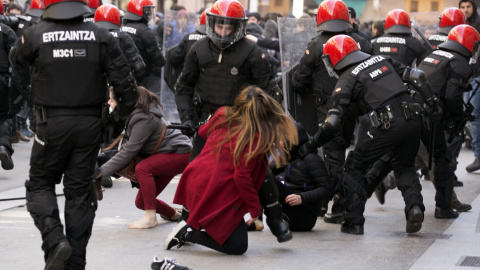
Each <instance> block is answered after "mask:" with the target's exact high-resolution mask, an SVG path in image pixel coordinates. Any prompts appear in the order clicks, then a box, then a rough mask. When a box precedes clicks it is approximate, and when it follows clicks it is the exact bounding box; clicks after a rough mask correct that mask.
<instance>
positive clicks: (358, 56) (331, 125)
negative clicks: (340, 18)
mask: <svg viewBox="0 0 480 270" xmlns="http://www.w3.org/2000/svg"><path fill="white" fill-rule="evenodd" d="M323 54H324V55H326V57H328V58H326V60H327V61H330V62H331V68H332V69H333V70H334V71H336V72H338V74H339V76H340V77H339V80H338V82H337V84H336V85H335V91H334V93H333V94H332V100H333V109H331V110H329V112H328V116H327V119H326V120H325V123H324V124H323V125H322V126H321V127H320V128H319V130H318V132H317V133H316V134H315V136H314V138H313V139H312V140H311V141H310V142H308V143H307V144H304V145H303V146H302V147H301V149H302V152H303V153H306V152H308V151H309V150H312V149H316V148H317V147H319V146H321V145H323V144H324V143H325V142H327V141H328V140H330V139H331V138H333V136H334V135H335V133H336V132H338V131H339V130H340V129H341V126H342V121H343V119H344V115H345V112H346V111H347V110H350V109H351V108H352V107H353V106H357V107H359V108H361V109H362V112H364V113H367V112H368V115H369V118H370V121H371V127H370V128H369V130H368V132H367V133H365V134H360V137H359V139H358V142H357V144H356V146H355V149H354V150H353V151H352V152H350V154H349V156H348V157H347V160H346V162H345V169H344V172H343V175H342V180H343V183H344V189H345V199H346V209H345V215H344V222H343V223H342V227H341V231H342V232H344V233H351V234H363V232H364V230H363V225H364V222H365V218H364V217H363V211H364V209H365V202H366V199H367V198H366V195H367V194H366V187H365V185H366V184H365V181H364V177H365V170H366V169H367V167H368V166H369V165H371V164H372V163H373V162H374V161H376V160H377V159H379V158H380V157H382V156H383V155H385V154H386V153H388V152H389V151H393V153H394V154H393V155H394V161H395V162H394V171H395V174H396V175H397V178H398V179H399V180H398V188H399V189H400V190H401V192H402V195H403V197H404V200H405V215H406V220H407V223H406V231H407V233H414V232H417V231H419V230H420V229H421V227H422V222H423V212H424V211H425V207H424V205H423V198H422V195H421V193H420V191H421V186H420V182H419V180H418V177H417V176H416V173H415V169H414V166H413V165H414V159H415V154H416V150H417V149H418V145H419V141H420V131H421V127H422V123H421V121H420V119H418V114H419V113H420V111H421V109H422V106H421V105H420V104H419V103H417V102H416V101H415V100H414V99H413V98H412V97H411V96H410V95H409V93H408V88H407V86H405V84H404V81H409V82H410V83H412V84H413V85H414V87H415V88H416V89H417V90H418V91H419V93H420V94H421V97H422V99H423V100H426V103H427V108H428V111H429V112H432V115H434V116H435V117H437V118H438V117H439V114H440V112H441V109H440V108H439V106H438V99H437V98H436V97H435V95H434V94H433V92H432V91H431V89H430V88H429V84H428V82H427V81H426V79H425V76H424V74H423V72H422V71H420V70H416V69H411V68H409V67H406V66H404V65H403V64H401V63H400V62H397V61H395V60H393V59H391V58H390V57H388V56H381V55H377V56H370V55H368V54H365V53H363V52H360V51H359V49H358V46H357V44H356V42H355V41H354V40H353V39H352V38H351V37H348V36H346V35H337V36H335V37H333V38H331V39H329V40H328V41H327V43H326V44H325V48H324V50H323ZM437 118H436V119H437Z"/></svg>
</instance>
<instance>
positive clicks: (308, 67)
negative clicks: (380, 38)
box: [293, 0, 372, 223]
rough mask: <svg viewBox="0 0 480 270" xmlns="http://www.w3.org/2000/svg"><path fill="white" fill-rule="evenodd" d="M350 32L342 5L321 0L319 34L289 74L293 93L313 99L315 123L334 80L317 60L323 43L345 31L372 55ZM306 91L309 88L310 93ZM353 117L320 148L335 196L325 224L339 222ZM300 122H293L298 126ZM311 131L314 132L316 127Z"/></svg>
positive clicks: (365, 43)
mask: <svg viewBox="0 0 480 270" xmlns="http://www.w3.org/2000/svg"><path fill="white" fill-rule="evenodd" d="M351 30H352V25H351V24H350V15H349V12H348V7H347V5H346V4H345V3H343V2H342V1H339V0H325V1H323V2H322V3H320V5H319V6H318V11H317V31H318V32H320V34H319V35H318V36H317V37H316V38H314V39H313V40H312V41H311V42H310V43H309V44H308V45H307V49H306V50H305V54H304V56H303V57H302V59H301V60H300V64H299V66H298V69H297V70H296V71H295V73H294V74H293V87H294V90H295V92H296V93H299V94H301V95H306V97H305V98H310V99H311V98H315V103H316V105H315V106H316V113H317V115H316V120H317V121H316V123H317V124H319V123H322V122H323V121H325V118H326V116H327V112H328V110H329V109H331V108H332V100H331V96H332V93H333V90H334V87H335V83H336V82H337V79H336V78H334V77H330V76H329V74H328V72H327V70H326V68H325V65H324V63H323V61H322V58H321V57H322V54H323V46H324V44H325V43H326V42H327V40H328V39H329V38H331V37H333V36H334V35H337V34H346V33H347V32H349V33H350V36H351V37H352V38H353V39H354V40H355V41H357V42H358V43H359V44H360V48H361V50H362V51H363V52H366V53H372V45H371V44H370V42H369V41H367V40H366V39H364V38H362V37H361V36H359V35H358V34H356V33H353V32H351ZM307 89H312V90H313V91H310V90H307ZM312 96H313V97H312ZM308 117H312V116H308ZM304 118H307V117H304ZM356 118H357V117H356V115H351V116H350V117H348V119H350V120H352V121H347V122H346V123H345V125H344V127H343V132H339V133H338V134H337V135H336V137H335V138H334V139H333V140H331V141H330V142H329V143H327V144H325V145H324V146H323V154H324V160H325V165H326V166H327V169H328V171H329V175H330V178H331V179H332V183H333V186H334V193H335V196H334V201H333V205H332V208H331V210H332V212H331V213H327V214H326V215H325V218H324V221H325V222H328V223H340V222H342V218H343V208H344V201H343V196H342V194H343V191H342V187H341V172H342V167H343V163H344V162H345V149H346V148H347V147H348V146H349V145H350V141H351V138H352V135H353V130H354V127H355V122H356ZM304 120H305V119H297V121H299V122H301V123H302V121H304ZM304 126H305V127H306V128H307V130H309V127H308V124H307V125H306V123H305V124H304ZM314 130H315V131H316V130H317V127H315V129H314ZM330 199H331V198H330ZM328 201H329V200H326V201H325V202H324V206H323V208H324V211H326V210H327V209H326V207H327V205H328Z"/></svg>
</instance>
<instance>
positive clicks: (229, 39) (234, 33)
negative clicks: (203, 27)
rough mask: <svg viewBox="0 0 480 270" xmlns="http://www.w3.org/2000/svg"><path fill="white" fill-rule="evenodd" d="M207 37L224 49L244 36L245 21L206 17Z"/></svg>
mask: <svg viewBox="0 0 480 270" xmlns="http://www.w3.org/2000/svg"><path fill="white" fill-rule="evenodd" d="M207 20H208V23H207V36H208V37H209V38H210V39H211V40H212V41H213V42H214V43H215V44H216V45H217V46H218V47H219V48H221V49H225V48H227V47H229V46H230V45H232V44H233V43H235V42H237V41H239V40H240V39H242V38H243V37H244V36H245V21H243V20H235V19H226V18H218V17H215V16H208V19H207Z"/></svg>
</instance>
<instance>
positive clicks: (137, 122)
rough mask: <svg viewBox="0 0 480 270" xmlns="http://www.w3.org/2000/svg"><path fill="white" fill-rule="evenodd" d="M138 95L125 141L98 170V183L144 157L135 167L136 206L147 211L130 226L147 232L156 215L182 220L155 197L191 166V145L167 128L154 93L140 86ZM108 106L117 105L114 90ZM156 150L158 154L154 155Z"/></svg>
mask: <svg viewBox="0 0 480 270" xmlns="http://www.w3.org/2000/svg"><path fill="white" fill-rule="evenodd" d="M138 92H139V95H140V96H139V98H138V101H137V103H136V105H135V110H134V111H133V112H132V113H131V114H130V117H129V118H128V120H127V125H126V126H127V127H126V131H125V136H124V139H125V141H126V142H125V143H124V144H123V145H122V147H121V149H120V151H119V152H118V153H117V154H116V155H115V156H113V157H112V158H111V159H110V160H109V161H108V162H106V163H105V164H103V165H102V166H101V167H100V168H99V170H100V173H99V174H98V175H97V176H96V180H98V181H97V185H99V181H100V178H101V177H102V176H111V175H113V174H114V173H115V172H117V171H118V170H119V169H121V168H123V167H124V166H125V165H127V164H128V163H129V162H130V160H132V159H133V158H134V157H135V156H136V155H137V154H139V155H140V156H143V157H145V159H144V160H142V161H140V162H139V163H138V164H137V165H136V167H135V174H136V176H137V180H138V186H137V187H138V188H139V190H138V194H137V198H136V199H135V205H136V206H137V208H139V209H142V210H145V215H144V217H143V218H141V219H140V220H138V221H136V222H133V223H130V224H129V225H128V227H129V228H130V229H147V228H151V227H154V226H156V225H157V224H158V222H157V217H156V214H160V217H162V218H163V219H166V220H169V221H178V219H179V218H180V216H181V214H180V212H178V211H176V210H175V209H174V208H173V207H171V206H169V205H168V204H167V203H165V202H163V201H162V200H160V199H157V198H156V197H157V196H158V195H159V194H160V193H161V192H162V191H163V190H164V189H165V187H166V186H167V185H168V183H170V181H171V180H172V179H173V177H175V176H176V175H177V174H180V173H182V172H183V170H184V169H185V167H186V166H187V164H188V158H189V156H190V151H191V149H192V144H191V142H190V140H189V139H188V137H187V136H185V135H183V134H182V133H181V132H180V131H178V130H173V129H167V124H166V122H165V120H164V119H163V113H162V106H161V104H160V101H159V100H158V97H157V96H156V95H155V94H153V93H151V92H150V91H148V90H147V89H145V88H144V87H141V86H140V87H138ZM108 104H109V105H110V107H111V108H112V109H115V107H116V105H117V102H116V100H115V96H113V92H112V91H110V100H109V101H108ZM161 136H163V138H162V139H160V138H161ZM158 143H160V144H158ZM154 149H156V151H155V153H153V154H152V151H153V150H154ZM149 155H150V156H149ZM97 195H98V192H97ZM100 195H101V192H100ZM101 197H103V195H102V196H101Z"/></svg>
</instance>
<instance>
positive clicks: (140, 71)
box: [94, 4, 146, 81]
mask: <svg viewBox="0 0 480 270" xmlns="http://www.w3.org/2000/svg"><path fill="white" fill-rule="evenodd" d="M94 19H95V23H97V24H99V25H100V26H102V27H104V28H105V29H107V30H108V31H110V33H111V34H112V35H113V36H114V37H115V38H116V39H117V41H118V45H120V49H122V52H123V53H124V54H125V56H126V57H127V60H128V63H129V64H130V65H129V66H130V69H131V70H132V72H133V75H134V76H135V80H137V81H142V80H143V78H144V77H145V73H146V67H145V62H143V59H142V56H140V52H139V51H138V49H137V47H135V43H134V42H133V39H132V37H130V35H129V34H127V33H125V32H122V31H120V26H121V21H120V10H118V8H117V7H116V6H114V5H111V4H105V5H101V6H99V7H98V8H97V9H96V11H95V17H94Z"/></svg>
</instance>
